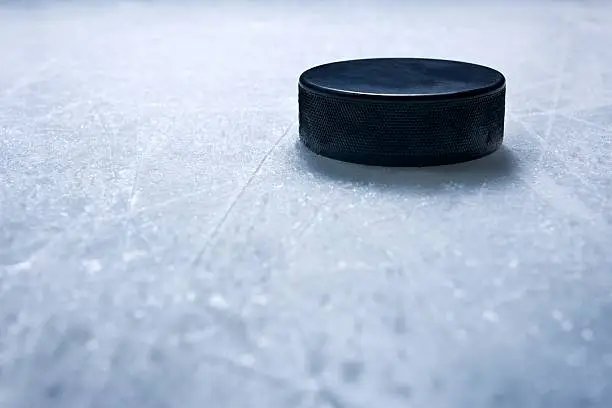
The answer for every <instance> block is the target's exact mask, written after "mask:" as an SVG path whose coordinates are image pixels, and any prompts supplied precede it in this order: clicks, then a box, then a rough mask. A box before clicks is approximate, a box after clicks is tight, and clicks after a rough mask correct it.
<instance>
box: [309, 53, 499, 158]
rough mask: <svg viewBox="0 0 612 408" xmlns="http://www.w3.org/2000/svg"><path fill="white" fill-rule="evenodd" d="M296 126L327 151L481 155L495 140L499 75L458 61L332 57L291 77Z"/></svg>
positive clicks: (414, 155)
mask: <svg viewBox="0 0 612 408" xmlns="http://www.w3.org/2000/svg"><path fill="white" fill-rule="evenodd" d="M298 92H299V93H298V100H299V134H300V139H301V140H302V142H303V143H304V144H305V145H306V147H308V148H309V149H310V150H312V151H314V152H315V153H318V154H320V155H323V156H327V157H330V158H332V159H337V160H342V161H348V162H354V163H361V164H369V165H380V166H432V165H441V164H451V163H458V162H463V161H468V160H473V159H476V158H479V157H482V156H485V155H488V154H490V153H492V152H494V151H495V150H497V149H498V148H499V147H500V146H501V144H502V140H503V134H504V110H505V93H506V80H505V78H504V76H503V75H502V74H501V73H500V72H498V71H496V70H494V69H491V68H488V67H484V66H481V65H475V64H470V63H465V62H458V61H446V60H435V59H418V58H382V59H363V60H353V61H341V62H334V63H330V64H326V65H321V66H318V67H314V68H311V69H309V70H307V71H306V72H304V73H303V74H302V75H301V76H300V79H299V85H298Z"/></svg>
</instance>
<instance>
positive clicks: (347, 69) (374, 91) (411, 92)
mask: <svg viewBox="0 0 612 408" xmlns="http://www.w3.org/2000/svg"><path fill="white" fill-rule="evenodd" d="M299 82H300V85H302V86H304V87H307V88H309V89H311V90H314V91H319V92H322V93H327V94H335V95H339V96H345V97H360V98H368V99H393V100H398V99H408V100H440V99H455V98H461V97H469V96H475V95H482V94H486V93H488V92H491V91H494V90H497V89H499V88H501V87H503V86H504V85H505V82H506V81H505V78H504V76H503V75H502V74H501V73H500V72H498V71H496V70H494V69H492V68H488V67H485V66H481V65H476V64H471V63H466V62H458V61H447V60H437V59H421V58H378V59H362V60H352V61H341V62H333V63H330V64H325V65H320V66H318V67H314V68H311V69H309V70H308V71H306V72H304V73H303V74H302V76H301V77H300V81H299Z"/></svg>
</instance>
